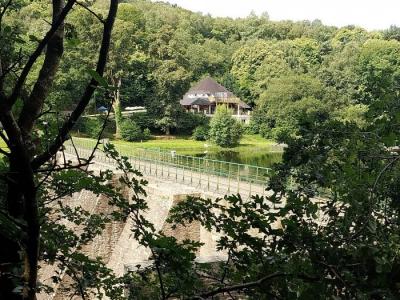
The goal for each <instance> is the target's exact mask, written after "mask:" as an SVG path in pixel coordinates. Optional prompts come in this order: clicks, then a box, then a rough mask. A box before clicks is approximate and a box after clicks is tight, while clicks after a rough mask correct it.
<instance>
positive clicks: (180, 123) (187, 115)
mask: <svg viewBox="0 0 400 300" xmlns="http://www.w3.org/2000/svg"><path fill="white" fill-rule="evenodd" d="M208 123H209V118H208V117H207V116H205V115H203V114H194V113H191V112H186V111H181V112H179V113H178V116H177V124H176V129H177V131H178V132H179V133H186V134H192V133H193V131H194V130H195V129H196V128H197V127H199V126H206V125H208Z"/></svg>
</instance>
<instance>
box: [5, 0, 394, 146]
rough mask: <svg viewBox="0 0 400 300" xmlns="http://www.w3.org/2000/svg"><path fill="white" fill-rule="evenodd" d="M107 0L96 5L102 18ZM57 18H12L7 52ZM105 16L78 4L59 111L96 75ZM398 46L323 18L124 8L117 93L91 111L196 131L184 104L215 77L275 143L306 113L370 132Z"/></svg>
mask: <svg viewBox="0 0 400 300" xmlns="http://www.w3.org/2000/svg"><path fill="white" fill-rule="evenodd" d="M107 2H108V1H95V3H94V4H93V7H94V9H95V10H96V11H97V17H100V18H101V16H102V15H104V14H105V12H106V9H107ZM50 12H51V10H50V8H49V4H48V3H47V1H34V2H32V3H30V4H29V5H26V6H24V7H23V8H21V10H18V11H17V12H15V13H14V15H10V18H9V19H8V20H9V23H7V27H6V28H5V29H6V31H7V32H8V34H9V35H15V34H18V37H19V38H18V40H14V41H13V44H10V45H9V47H10V48H9V49H7V51H12V52H14V55H18V53H19V51H22V52H24V51H26V52H27V53H29V51H31V49H32V47H34V44H35V43H36V42H37V40H38V39H39V38H40V36H42V35H43V34H44V32H45V30H46V28H47V25H48V24H46V18H49V14H50ZM97 17H96V15H94V14H92V13H90V12H89V11H87V10H85V9H83V8H79V7H78V8H76V9H74V10H73V11H72V12H71V15H70V16H69V18H68V20H67V23H66V34H65V39H66V43H65V55H64V58H63V59H62V61H61V65H60V69H61V70H62V72H59V73H58V74H57V75H56V78H55V82H54V84H53V86H52V92H51V93H50V98H49V104H48V105H51V106H52V108H55V109H56V110H58V111H69V110H71V107H73V105H74V104H76V101H77V100H76V99H75V97H74V95H76V94H77V93H79V92H80V91H81V90H82V88H83V82H84V79H86V78H88V77H89V76H90V72H88V70H90V69H92V68H93V66H94V61H95V50H96V47H97V46H96V45H97V44H98V42H99V40H100V38H101V36H100V34H101V22H99V21H98V19H97ZM398 39H400V29H399V28H397V27H395V26H392V27H391V28H389V29H387V30H385V31H382V32H378V31H376V32H368V31H366V30H364V29H362V28H359V27H354V26H348V27H344V28H335V27H329V26H325V25H323V24H322V23H321V22H320V21H318V20H315V21H312V22H310V21H304V22H291V21H281V22H272V21H269V19H268V15H267V14H264V15H261V16H256V15H250V16H249V17H247V18H244V19H230V18H212V17H210V16H204V15H201V14H197V13H193V12H190V11H187V10H184V9H181V8H178V7H174V6H171V5H169V4H166V3H162V2H160V3H153V2H150V1H121V4H120V7H119V11H118V15H117V18H116V23H115V27H114V30H113V36H112V42H111V49H110V53H109V64H108V66H107V70H106V74H105V78H106V80H107V81H108V82H109V83H110V84H111V85H112V86H113V87H115V88H116V90H114V91H113V92H107V93H106V92H104V91H101V90H97V91H96V92H95V95H94V97H93V99H92V100H91V103H90V105H89V106H88V108H87V110H88V112H92V113H93V112H95V111H96V107H99V106H102V105H104V106H106V107H108V106H110V104H109V101H110V98H113V99H114V102H113V105H114V107H121V106H122V107H127V106H145V107H146V108H147V110H148V116H150V117H146V116H141V117H140V120H139V123H140V125H141V127H143V128H142V130H143V129H145V128H150V129H151V130H157V128H158V129H160V128H162V124H163V123H166V124H169V126H170V127H171V128H172V129H173V130H175V132H176V133H178V134H179V133H191V132H192V130H193V129H194V128H195V127H196V125H198V123H199V120H195V119H193V118H191V116H187V115H185V114H184V112H183V111H182V109H180V106H179V105H177V103H178V101H179V99H181V97H182V95H183V94H184V93H185V92H186V91H187V90H188V88H189V87H190V85H191V84H192V83H193V82H196V81H197V80H199V79H201V78H202V77H204V76H207V75H210V76H212V77H214V78H216V79H217V80H218V81H219V82H220V83H221V84H223V85H225V86H226V87H227V88H228V89H229V90H231V91H232V92H234V93H235V94H236V95H238V96H239V97H240V98H241V99H243V100H244V101H245V102H246V103H248V104H249V105H251V106H252V107H253V108H254V118H253V122H252V124H251V126H250V128H249V132H252V133H260V134H262V135H263V136H265V137H268V138H274V139H277V138H279V137H280V135H285V134H295V133H296V130H297V127H298V124H297V121H296V117H295V116H296V115H297V114H299V113H300V111H303V109H304V108H305V107H307V108H309V109H310V110H312V109H315V110H321V111H322V110H324V111H326V112H329V114H331V115H332V117H334V118H335V119H337V120H342V121H354V122H356V123H357V124H359V125H360V126H364V125H365V124H366V122H368V121H367V120H366V119H365V114H366V112H367V110H368V106H369V105H370V103H371V102H372V101H373V99H375V98H382V97H385V95H386V94H387V93H391V92H393V89H394V88H395V86H396V80H397V76H398V75H397V70H396V68H397V66H398V64H399V42H398ZM4 50H5V49H4ZM4 50H3V51H4ZM37 66H39V65H37ZM372 70H373V71H372ZM35 72H36V73H37V72H38V70H36V71H35ZM33 74H35V73H33ZM382 74H384V76H381V75H382ZM28 80H29V78H28ZM28 84H29V82H28ZM371 89H373V90H371ZM282 108H283V109H282ZM119 109H121V108H119ZM200 122H201V121H200ZM157 124H159V126H157Z"/></svg>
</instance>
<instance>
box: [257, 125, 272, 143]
mask: <svg viewBox="0 0 400 300" xmlns="http://www.w3.org/2000/svg"><path fill="white" fill-rule="evenodd" d="M259 132H260V135H261V136H262V137H263V138H266V139H268V138H271V128H269V126H268V125H267V124H261V125H260V127H259Z"/></svg>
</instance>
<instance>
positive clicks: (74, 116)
mask: <svg viewBox="0 0 400 300" xmlns="http://www.w3.org/2000/svg"><path fill="white" fill-rule="evenodd" d="M206 76H211V77H213V78H215V79H216V80H217V81H218V82H219V83H221V84H223V85H224V86H226V87H227V88H228V89H229V90H230V91H232V92H234V93H235V94H236V95H237V96H239V97H240V98H241V99H242V100H243V101H244V102H246V103H247V104H248V105H250V106H251V107H252V110H253V111H252V119H251V122H250V124H249V125H246V126H245V128H244V129H243V130H244V131H245V132H246V133H248V134H259V135H261V136H262V137H263V138H265V139H271V140H274V141H276V142H277V143H283V144H285V146H286V147H285V149H284V152H283V156H282V161H281V162H279V163H277V164H275V165H274V167H273V172H272V174H271V176H270V178H269V180H268V182H266V183H265V184H266V188H267V190H268V191H269V193H268V195H267V196H261V195H254V196H253V197H252V199H251V201H245V200H244V199H242V198H241V196H240V195H239V194H238V195H226V196H225V197H223V198H221V199H216V200H215V201H211V200H210V199H202V198H201V197H199V198H198V197H189V198H188V199H187V200H186V201H182V202H180V203H179V204H178V205H177V206H175V207H174V208H173V209H172V211H171V215H170V217H169V219H168V222H170V223H171V226H172V227H176V226H185V225H188V224H192V223H193V222H199V224H201V225H202V226H203V227H204V228H206V229H207V230H209V231H216V232H223V233H224V234H223V235H222V236H221V237H220V238H219V239H218V241H216V243H217V247H218V249H219V250H221V251H226V252H227V253H228V260H227V261H225V262H220V263H214V264H199V263H197V262H196V261H195V258H196V253H197V251H198V249H199V247H200V246H201V245H200V244H199V243H198V242H195V241H191V240H184V241H178V240H177V239H175V238H174V237H171V236H166V235H164V234H163V233H162V232H158V231H156V230H155V228H154V225H153V224H151V222H149V221H148V220H146V218H145V217H143V211H146V210H148V209H149V207H148V203H147V202H146V192H145V186H146V185H147V182H146V180H144V179H143V177H142V174H141V173H140V172H139V171H138V170H135V169H134V168H133V167H132V165H131V164H130V163H129V161H128V160H127V158H126V157H124V156H120V155H119V154H118V152H117V151H116V149H115V147H114V146H113V145H112V144H105V145H102V149H103V150H102V151H104V153H105V155H107V157H108V158H109V159H110V160H114V161H115V164H116V166H117V167H116V171H117V173H118V174H119V176H120V177H119V179H118V180H117V182H118V183H119V184H121V185H123V186H126V187H127V188H129V189H130V190H132V191H133V192H132V195H133V196H132V197H131V198H130V199H126V197H124V194H123V193H122V191H121V189H119V188H115V187H113V186H111V185H110V181H111V180H112V178H114V177H113V176H115V174H114V175H112V173H113V171H112V170H102V172H100V174H95V173H94V172H90V171H88V169H85V167H87V166H88V165H89V164H91V162H92V160H94V159H95V151H96V150H97V148H99V146H100V144H102V139H101V138H102V134H103V133H105V132H107V131H109V132H112V133H118V132H119V131H121V132H124V123H123V122H122V121H125V122H127V120H121V118H122V116H121V111H122V110H123V109H124V108H125V107H127V106H144V107H145V108H146V110H147V112H146V113H143V114H140V115H138V116H136V117H134V118H133V119H132V120H130V122H132V124H133V125H132V124H131V125H130V126H131V127H129V128H132V127H134V126H138V127H139V128H140V130H141V131H142V132H143V134H145V133H146V134H147V135H150V134H152V133H156V134H159V133H161V132H163V133H170V132H172V133H173V134H177V135H179V134H189V135H191V134H192V133H193V132H196V128H197V129H198V128H199V126H202V125H204V124H203V123H204V120H202V119H201V118H198V117H196V116H194V115H192V114H190V113H187V112H185V111H184V110H183V109H182V108H181V106H180V105H179V100H180V99H181V98H182V96H183V95H184V94H185V92H186V91H187V90H188V89H189V88H190V86H191V85H192V84H193V83H194V82H196V81H198V80H199V79H201V78H204V77H206ZM399 92H400V28H399V27H396V26H391V27H390V28H388V29H386V30H382V31H367V30H364V29H363V28H360V27H356V26H352V25H349V26H346V27H342V28H337V27H333V26H326V25H324V24H322V23H321V22H320V21H319V20H314V21H302V22H293V21H271V20H270V19H269V16H268V14H267V13H263V14H261V15H256V14H251V15H249V16H248V17H246V18H239V19H232V18H214V17H211V16H209V15H203V14H200V13H194V12H191V11H188V10H185V9H182V8H179V7H177V6H175V5H170V4H167V3H164V2H153V1H149V0H125V1H118V0H87V1H75V0H65V1H64V0H53V1H51V2H50V1H46V0H37V1H28V0H0V122H1V125H2V126H1V130H0V137H1V141H2V143H1V145H2V146H1V148H0V154H1V163H0V189H1V190H0V243H1V244H2V245H3V246H2V247H1V249H0V299H10V300H13V299H29V300H34V299H39V297H38V295H39V294H43V293H47V294H51V293H52V292H54V291H53V290H52V287H50V286H46V285H44V284H41V282H40V280H39V279H38V272H39V271H40V268H41V264H43V263H46V264H49V265H56V266H57V267H58V268H59V269H60V270H63V271H62V272H61V271H60V272H59V273H56V274H54V276H53V277H52V280H53V281H54V283H57V284H58V283H59V282H60V281H61V277H62V276H63V274H64V273H66V274H68V275H69V276H70V277H71V278H72V279H73V280H71V283H70V286H69V287H68V291H69V292H70V293H71V295H72V297H73V296H76V297H78V298H77V299H101V298H104V296H107V297H109V299H127V298H129V299H310V298H312V297H313V298H315V299H398V298H400V259H399V251H400V234H399V232H400V231H399V229H400V202H399V201H400V189H399V183H400V166H399V164H398V162H399V160H400V151H399V134H400V132H399V130H400V126H399V122H400V101H399V100H400V99H399V96H400V93H399ZM100 106H104V107H106V108H107V109H108V110H109V111H111V110H112V111H113V112H114V113H115V121H113V122H108V121H107V120H105V121H104V120H103V119H104V118H103V117H102V118H99V120H97V121H98V122H97V121H96V122H95V124H93V122H89V121H88V120H89V119H88V118H82V117H84V116H85V115H89V114H95V113H96V112H97V108H98V107H100ZM126 124H127V123H125V125H126ZM121 126H122V127H121ZM129 128H128V131H129V130H130V129H129ZM238 130H239V129H238ZM78 131H79V132H84V133H85V134H87V135H88V136H91V135H92V136H91V137H92V138H94V146H93V152H92V154H91V155H90V156H89V158H88V159H87V160H80V159H79V157H78V164H73V163H72V162H71V161H68V160H66V159H65V157H64V161H63V163H62V164H61V165H57V153H58V152H59V151H60V150H61V152H62V149H63V144H64V143H66V142H68V141H69V142H71V141H72V142H73V137H74V135H76V134H77V132H78ZM85 131H86V132H85ZM197 132H198V130H197ZM217 132H218V130H217ZM93 133H94V134H93ZM82 190H88V191H91V192H93V193H94V194H95V195H105V196H106V197H107V199H109V201H108V203H109V205H112V206H113V207H115V210H114V211H112V212H111V213H110V214H90V212H89V211H87V210H86V209H85V208H84V207H81V206H78V207H75V208H70V207H68V206H66V205H64V204H63V201H62V200H63V199H64V197H66V196H71V195H73V194H74V193H77V192H80V191H82ZM277 208H278V209H277ZM216 212H218V213H216ZM128 218H129V219H131V221H132V224H133V225H132V234H133V235H134V236H135V238H136V240H137V241H138V243H139V244H140V245H142V246H143V247H145V248H146V249H149V251H150V252H151V257H152V261H153V264H151V265H150V266H140V265H139V266H138V268H137V271H136V272H127V274H125V275H124V276H122V277H118V276H116V275H115V274H113V273H112V271H111V270H110V269H108V268H107V267H106V265H105V264H104V263H103V262H102V261H101V259H98V258H91V257H88V256H87V255H85V254H84V253H83V252H82V251H80V250H81V247H82V245H86V244H89V243H90V242H91V241H92V240H93V239H94V238H95V237H96V236H97V235H99V234H101V232H102V230H104V228H105V226H106V224H109V223H112V222H115V221H120V220H126V219H128ZM63 220H68V222H71V223H74V224H77V225H79V226H82V228H83V230H82V232H83V233H82V232H74V231H72V230H70V229H68V227H67V226H65V224H64V223H63V222H62V221H63ZM278 221H279V223H280V224H281V226H280V227H279V228H276V227H275V226H274V224H275V223H276V222H278ZM252 232H253V233H254V232H257V234H252ZM219 296H221V297H226V298H217V297H219ZM243 297H245V298H243Z"/></svg>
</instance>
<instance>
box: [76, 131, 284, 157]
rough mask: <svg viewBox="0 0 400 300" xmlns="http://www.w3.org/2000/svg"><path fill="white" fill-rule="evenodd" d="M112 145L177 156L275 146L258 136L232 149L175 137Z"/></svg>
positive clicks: (80, 140)
mask: <svg viewBox="0 0 400 300" xmlns="http://www.w3.org/2000/svg"><path fill="white" fill-rule="evenodd" d="M74 141H75V142H76V144H77V145H79V144H81V145H83V144H86V145H92V144H93V145H94V140H93V139H89V138H74ZM112 143H113V144H114V145H115V146H116V147H117V148H120V149H124V150H128V149H132V150H133V149H135V148H146V149H162V150H176V152H177V153H179V154H190V153H193V154H194V153H201V152H204V151H210V152H215V151H221V150H233V151H237V152H244V151H259V150H265V151H271V148H274V146H275V145H276V143H275V142H273V141H271V140H266V139H264V138H262V137H261V136H259V135H244V136H243V138H242V140H241V141H240V145H238V146H237V147H234V148H222V147H219V146H217V145H214V144H212V143H210V142H209V141H195V140H192V139H190V138H189V137H176V138H175V139H156V140H149V141H144V142H125V141H121V140H114V141H112Z"/></svg>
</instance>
